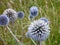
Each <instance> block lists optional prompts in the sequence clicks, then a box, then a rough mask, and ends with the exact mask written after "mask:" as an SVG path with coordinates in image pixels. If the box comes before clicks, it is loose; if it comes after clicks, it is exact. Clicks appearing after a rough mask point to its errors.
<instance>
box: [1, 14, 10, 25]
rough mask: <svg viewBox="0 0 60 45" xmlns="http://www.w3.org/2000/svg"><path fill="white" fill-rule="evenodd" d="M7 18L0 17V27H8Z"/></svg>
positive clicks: (4, 16)
mask: <svg viewBox="0 0 60 45" xmlns="http://www.w3.org/2000/svg"><path fill="white" fill-rule="evenodd" d="M8 23H9V18H8V17H7V16H6V15H1V16H0V26H4V25H8Z"/></svg>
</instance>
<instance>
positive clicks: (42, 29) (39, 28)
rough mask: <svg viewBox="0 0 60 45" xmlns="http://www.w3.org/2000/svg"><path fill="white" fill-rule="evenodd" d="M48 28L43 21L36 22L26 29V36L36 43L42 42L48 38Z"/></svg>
mask: <svg viewBox="0 0 60 45" xmlns="http://www.w3.org/2000/svg"><path fill="white" fill-rule="evenodd" d="M49 34H50V27H49V25H47V23H45V22H44V21H43V20H36V21H34V22H32V23H31V24H30V26H29V27H28V32H27V33H26V36H27V37H29V38H32V39H33V40H36V41H43V40H45V39H47V38H48V36H49Z"/></svg>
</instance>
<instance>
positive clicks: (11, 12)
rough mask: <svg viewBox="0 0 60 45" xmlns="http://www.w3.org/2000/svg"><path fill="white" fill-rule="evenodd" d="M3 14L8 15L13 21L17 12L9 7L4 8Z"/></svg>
mask: <svg viewBox="0 0 60 45" xmlns="http://www.w3.org/2000/svg"><path fill="white" fill-rule="evenodd" d="M3 14H5V15H7V16H8V17H9V20H10V22H15V20H16V19H17V13H16V11H15V10H13V9H11V8H9V9H6V10H5V11H4V12H3Z"/></svg>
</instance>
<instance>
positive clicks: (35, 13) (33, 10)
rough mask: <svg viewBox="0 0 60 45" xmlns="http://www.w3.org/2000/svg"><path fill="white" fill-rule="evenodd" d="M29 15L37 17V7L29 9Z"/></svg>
mask: <svg viewBox="0 0 60 45" xmlns="http://www.w3.org/2000/svg"><path fill="white" fill-rule="evenodd" d="M30 15H32V16H34V17H36V16H37V15H38V7H36V6H32V7H31V8H30Z"/></svg>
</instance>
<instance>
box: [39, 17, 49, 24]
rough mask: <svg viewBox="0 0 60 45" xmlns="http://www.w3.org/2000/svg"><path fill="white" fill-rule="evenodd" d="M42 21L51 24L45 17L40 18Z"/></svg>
mask: <svg viewBox="0 0 60 45" xmlns="http://www.w3.org/2000/svg"><path fill="white" fill-rule="evenodd" d="M40 20H43V21H45V22H46V23H49V20H48V19H47V18H45V17H42V18H40Z"/></svg>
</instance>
